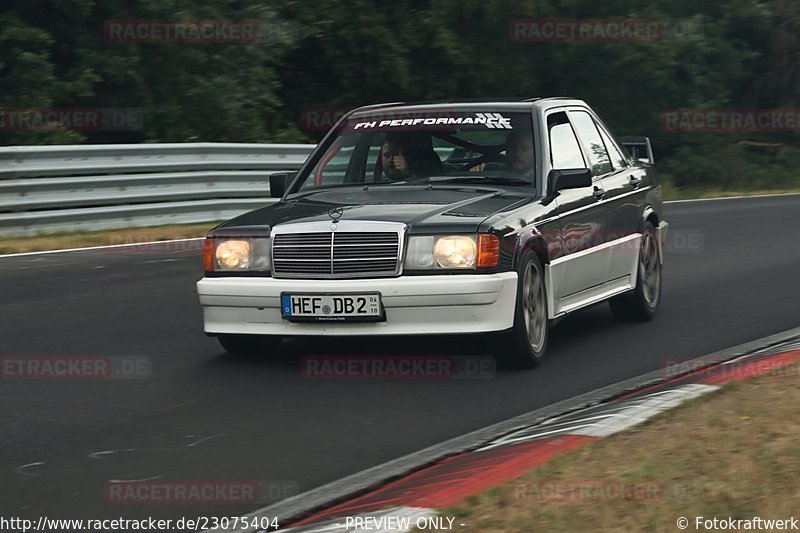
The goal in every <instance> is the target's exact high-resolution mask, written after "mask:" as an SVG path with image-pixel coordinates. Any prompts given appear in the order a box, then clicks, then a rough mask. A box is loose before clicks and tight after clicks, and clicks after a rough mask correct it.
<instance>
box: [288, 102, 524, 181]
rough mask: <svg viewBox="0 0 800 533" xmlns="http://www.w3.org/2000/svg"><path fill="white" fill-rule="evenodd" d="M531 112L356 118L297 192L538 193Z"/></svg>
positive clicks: (308, 173) (332, 144)
mask: <svg viewBox="0 0 800 533" xmlns="http://www.w3.org/2000/svg"><path fill="white" fill-rule="evenodd" d="M533 146H534V143H533V135H532V129H531V116H530V113H494V112H458V113H455V112H451V111H442V112H438V111H426V112H425V113H424V116H423V115H422V114H420V113H416V114H414V113H406V114H398V113H392V114H376V113H371V114H369V115H368V116H366V117H365V116H364V115H363V114H362V115H360V116H356V117H354V118H351V119H350V120H348V121H347V123H345V124H344V125H343V127H342V128H341V129H340V130H339V132H338V134H337V135H336V137H334V138H333V139H332V140H331V141H330V142H329V143H328V146H327V149H326V150H325V151H324V153H323V154H322V155H321V156H320V157H318V160H317V162H316V164H315V165H314V166H313V168H311V169H310V170H309V171H308V172H306V173H304V175H302V176H300V179H299V180H298V183H297V184H296V185H295V187H294V189H293V191H294V192H297V191H305V190H309V189H314V188H321V187H341V186H352V185H365V184H366V185H370V186H371V185H403V184H420V183H470V182H476V183H490V184H499V185H512V186H520V187H533V185H534V183H535V179H534V168H535V165H534V149H533Z"/></svg>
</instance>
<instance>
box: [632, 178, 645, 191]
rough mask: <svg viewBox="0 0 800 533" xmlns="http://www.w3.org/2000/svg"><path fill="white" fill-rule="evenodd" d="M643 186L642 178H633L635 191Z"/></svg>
mask: <svg viewBox="0 0 800 533" xmlns="http://www.w3.org/2000/svg"><path fill="white" fill-rule="evenodd" d="M641 184H642V178H637V177H636V176H631V185H633V188H634V189H638V188H639V186H640V185H641Z"/></svg>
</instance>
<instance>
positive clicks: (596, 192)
mask: <svg viewBox="0 0 800 533" xmlns="http://www.w3.org/2000/svg"><path fill="white" fill-rule="evenodd" d="M592 196H594V197H595V198H597V199H598V200H602V199H603V198H605V197H606V191H604V190H603V189H601V188H600V187H595V188H594V191H592Z"/></svg>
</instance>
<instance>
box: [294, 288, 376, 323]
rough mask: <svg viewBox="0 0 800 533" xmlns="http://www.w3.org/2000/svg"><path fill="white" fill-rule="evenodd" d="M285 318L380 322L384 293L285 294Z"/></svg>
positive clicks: (309, 320) (299, 320) (298, 320)
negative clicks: (382, 294) (382, 295)
mask: <svg viewBox="0 0 800 533" xmlns="http://www.w3.org/2000/svg"><path fill="white" fill-rule="evenodd" d="M281 315H282V316H283V318H285V319H287V320H291V321H297V322H302V321H306V322H311V321H326V320H330V321H355V322H358V321H361V322H366V321H378V320H382V319H383V306H382V305H381V295H380V293H377V292H375V293H367V294H281Z"/></svg>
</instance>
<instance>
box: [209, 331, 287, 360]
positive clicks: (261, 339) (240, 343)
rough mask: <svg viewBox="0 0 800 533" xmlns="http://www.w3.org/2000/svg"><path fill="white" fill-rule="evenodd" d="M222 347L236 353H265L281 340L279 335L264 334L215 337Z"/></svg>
mask: <svg viewBox="0 0 800 533" xmlns="http://www.w3.org/2000/svg"><path fill="white" fill-rule="evenodd" d="M217 340H218V341H219V343H220V345H222V348H223V349H224V350H225V351H226V352H228V353H232V354H237V355H267V354H268V353H269V352H270V351H272V350H273V349H275V348H276V347H277V346H278V344H279V343H280V342H281V338H280V337H274V336H265V335H229V334H223V335H219V336H218V337H217Z"/></svg>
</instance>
